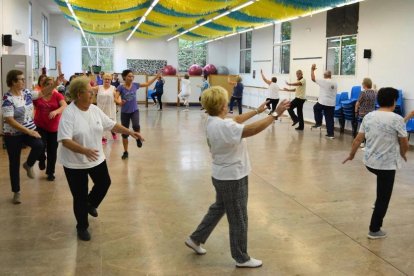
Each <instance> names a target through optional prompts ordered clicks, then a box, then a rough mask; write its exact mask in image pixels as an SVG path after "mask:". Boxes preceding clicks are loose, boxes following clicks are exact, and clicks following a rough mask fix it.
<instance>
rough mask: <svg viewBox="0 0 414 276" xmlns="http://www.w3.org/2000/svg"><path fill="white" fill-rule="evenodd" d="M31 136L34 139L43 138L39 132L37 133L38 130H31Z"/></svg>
mask: <svg viewBox="0 0 414 276" xmlns="http://www.w3.org/2000/svg"><path fill="white" fill-rule="evenodd" d="M29 135H30V136H32V137H34V138H42V136H40V134H39V132H37V131H36V130H30V132H29Z"/></svg>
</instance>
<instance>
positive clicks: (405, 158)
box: [401, 154, 407, 162]
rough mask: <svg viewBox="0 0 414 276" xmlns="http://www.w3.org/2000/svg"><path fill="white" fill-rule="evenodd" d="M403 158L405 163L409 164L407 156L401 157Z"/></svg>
mask: <svg viewBox="0 0 414 276" xmlns="http://www.w3.org/2000/svg"><path fill="white" fill-rule="evenodd" d="M401 157H402V159H404V161H405V162H407V156H405V154H404V155H401Z"/></svg>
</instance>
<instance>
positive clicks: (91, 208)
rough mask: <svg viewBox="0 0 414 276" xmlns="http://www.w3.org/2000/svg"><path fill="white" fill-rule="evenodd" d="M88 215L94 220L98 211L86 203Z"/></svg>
mask: <svg viewBox="0 0 414 276" xmlns="http://www.w3.org/2000/svg"><path fill="white" fill-rule="evenodd" d="M88 213H89V215H91V216H93V217H95V218H96V217H97V216H98V211H97V210H96V208H95V207H93V206H92V205H90V204H89V203H88Z"/></svg>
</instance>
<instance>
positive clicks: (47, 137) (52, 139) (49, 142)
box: [37, 128, 58, 175]
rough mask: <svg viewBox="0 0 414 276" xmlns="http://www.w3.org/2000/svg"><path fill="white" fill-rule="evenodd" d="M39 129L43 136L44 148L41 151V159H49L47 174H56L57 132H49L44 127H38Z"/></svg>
mask: <svg viewBox="0 0 414 276" xmlns="http://www.w3.org/2000/svg"><path fill="white" fill-rule="evenodd" d="M37 130H38V132H39V134H40V136H42V141H43V150H42V152H41V153H40V156H39V161H45V160H47V166H46V174H47V175H51V174H54V173H55V166H56V154H57V148H58V141H57V132H49V131H46V130H44V129H42V128H37ZM45 150H46V154H45Z"/></svg>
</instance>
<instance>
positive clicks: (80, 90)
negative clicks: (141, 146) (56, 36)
mask: <svg viewBox="0 0 414 276" xmlns="http://www.w3.org/2000/svg"><path fill="white" fill-rule="evenodd" d="M89 82H90V80H89V78H86V77H80V78H76V79H75V80H73V81H72V82H71V84H70V87H69V90H70V94H71V98H72V100H73V101H72V102H71V104H70V105H69V106H68V107H67V108H66V109H65V111H64V112H63V114H62V118H61V120H60V123H59V130H58V142H59V143H60V145H59V149H58V158H59V161H60V163H62V165H63V169H64V171H65V175H66V179H67V181H68V184H69V188H70V191H71V193H72V196H73V210H74V213H75V217H76V221H77V226H76V228H77V231H78V237H79V239H81V240H84V241H88V240H90V239H91V236H90V234H89V232H88V227H89V223H88V213H89V214H90V215H91V216H93V217H97V216H98V212H97V210H96V209H97V208H98V206H99V205H100V204H101V202H102V200H103V199H104V197H105V195H106V193H107V191H108V189H109V186H110V185H111V178H110V176H109V172H108V167H107V165H106V161H105V155H104V152H103V148H102V142H101V137H102V134H103V132H104V131H107V130H110V131H112V132H119V133H122V134H125V135H131V136H132V137H134V138H135V139H142V140H143V137H142V136H141V134H140V133H139V132H136V131H132V130H129V129H127V128H125V127H123V126H122V125H120V124H117V123H116V122H115V121H113V120H111V119H110V118H109V117H108V116H107V115H106V114H105V113H104V112H103V111H102V110H101V109H99V108H98V107H97V106H95V105H93V104H92V99H93V91H92V88H91V86H90V84H89ZM88 176H90V178H91V179H92V181H93V183H94V185H93V187H92V189H91V191H90V192H89V193H88Z"/></svg>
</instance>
